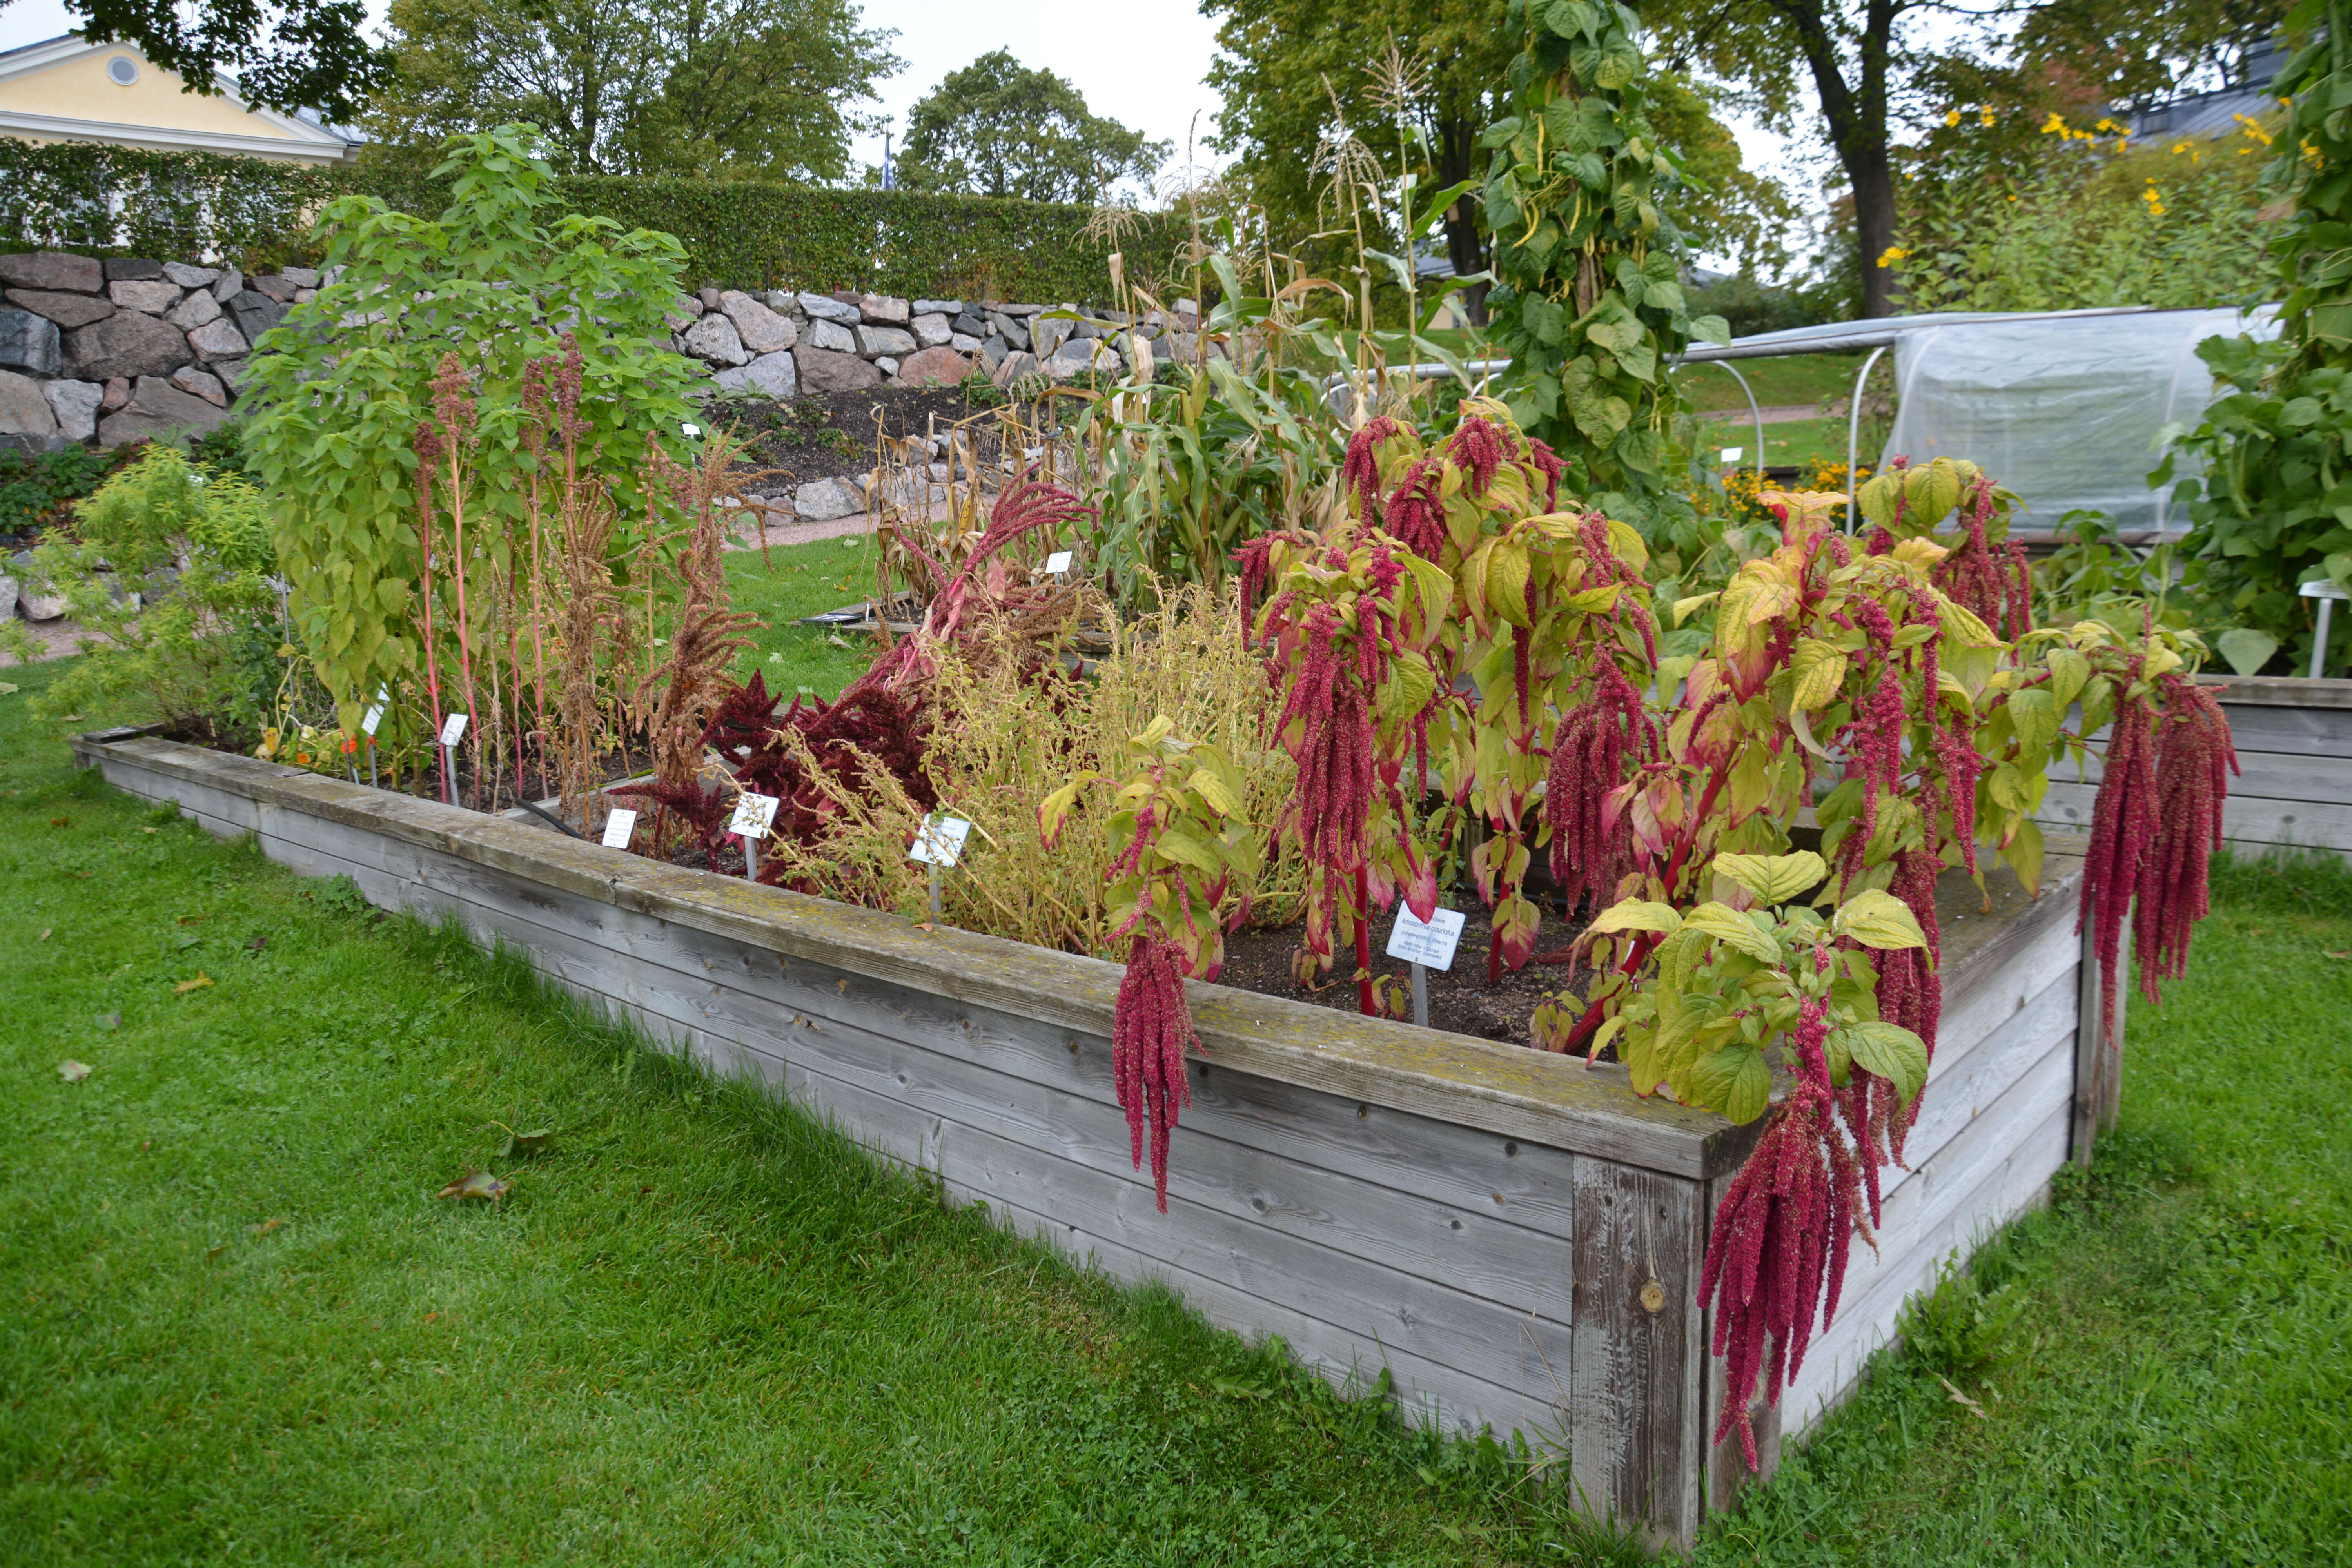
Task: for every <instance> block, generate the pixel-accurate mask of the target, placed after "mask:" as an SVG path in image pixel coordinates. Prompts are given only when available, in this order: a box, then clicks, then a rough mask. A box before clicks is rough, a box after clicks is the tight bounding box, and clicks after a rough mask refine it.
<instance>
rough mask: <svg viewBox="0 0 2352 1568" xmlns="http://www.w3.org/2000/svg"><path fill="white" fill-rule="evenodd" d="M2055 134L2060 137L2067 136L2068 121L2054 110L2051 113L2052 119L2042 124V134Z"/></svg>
mask: <svg viewBox="0 0 2352 1568" xmlns="http://www.w3.org/2000/svg"><path fill="white" fill-rule="evenodd" d="M2053 133H2054V134H2056V135H2060V136H2063V135H2066V134H2067V131H2066V121H2065V120H2064V118H2063V117H2062V116H2061V115H2060V114H2059V112H2058V111H2057V110H2054V109H2053V110H2051V111H2050V118H2049V119H2047V120H2045V121H2042V134H2043V135H2044V136H2048V135H2052V134H2053Z"/></svg>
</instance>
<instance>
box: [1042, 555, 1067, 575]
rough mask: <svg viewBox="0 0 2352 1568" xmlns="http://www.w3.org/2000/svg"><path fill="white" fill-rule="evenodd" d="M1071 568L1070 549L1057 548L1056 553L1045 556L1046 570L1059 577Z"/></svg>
mask: <svg viewBox="0 0 2352 1568" xmlns="http://www.w3.org/2000/svg"><path fill="white" fill-rule="evenodd" d="M1069 569H1070V552H1068V551H1066V550H1056V551H1055V552H1054V553H1052V554H1051V555H1048V556H1047V557H1045V570H1046V571H1047V572H1048V573H1049V574H1052V575H1054V576H1056V577H1058V576H1060V575H1061V574H1063V573H1065V572H1067V571H1068V570H1069Z"/></svg>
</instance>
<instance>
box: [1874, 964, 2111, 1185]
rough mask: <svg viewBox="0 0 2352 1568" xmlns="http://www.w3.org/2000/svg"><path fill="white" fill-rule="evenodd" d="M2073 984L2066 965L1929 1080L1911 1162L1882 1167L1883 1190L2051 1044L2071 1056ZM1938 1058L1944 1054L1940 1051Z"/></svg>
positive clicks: (1910, 1147) (1912, 1177) (1996, 1098)
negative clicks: (1900, 1166) (1902, 1167)
mask: <svg viewBox="0 0 2352 1568" xmlns="http://www.w3.org/2000/svg"><path fill="white" fill-rule="evenodd" d="M2069 940H2070V942H2071V940H2072V939H2069ZM2076 989H2077V971H2076V970H2075V969H2074V968H2073V967H2069V968H2067V969H2066V970H2064V971H2063V972H2061V973H2059V975H2058V976H2057V978H2055V979H2053V981H2051V982H2050V984H2047V985H2045V986H2043V987H2042V994H2040V995H2038V996H2036V997H2035V998H2034V999H2033V1000H2032V1002H2030V1003H2028V1004H2027V1005H2026V1006H2025V1007H2024V1008H2023V1010H2021V1011H2020V1012H2018V1013H2016V1014H2013V1015H2012V1016H2011V1017H2010V1019H2009V1021H2008V1022H2006V1023H2004V1024H2003V1025H2001V1026H2000V1028H1998V1029H1996V1030H1994V1031H1993V1032H1992V1034H1991V1035H1990V1036H1988V1037H1986V1038H1984V1039H1982V1040H1979V1042H1977V1045H1976V1047H1975V1048H1974V1049H1973V1050H1970V1051H1968V1052H1966V1053H1964V1054H1963V1055H1962V1056H1961V1057H1960V1058H1958V1059H1957V1060H1956V1061H1954V1063H1953V1064H1952V1068H1951V1070H1950V1071H1948V1072H1947V1073H1945V1074H1944V1075H1943V1076H1942V1077H1940V1078H1938V1079H1935V1080H1934V1081H1932V1082H1930V1083H1929V1084H1928V1085H1927V1091H1926V1092H1925V1093H1924V1094H1922V1095H1921V1096H1920V1097H1919V1110H1918V1114H1917V1117H1916V1120H1915V1121H1913V1122H1912V1124H1911V1134H1910V1136H1909V1137H1908V1138H1906V1140H1905V1141H1904V1145H1903V1157H1904V1159H1905V1160H1906V1162H1908V1163H1909V1164H1910V1165H1911V1167H1912V1168H1911V1169H1910V1170H1909V1171H1907V1172H1906V1171H1902V1170H1891V1171H1885V1172H1883V1173H1881V1180H1882V1181H1883V1182H1885V1188H1884V1189H1883V1190H1884V1192H1885V1193H1886V1194H1892V1193H1894V1192H1895V1191H1896V1190H1897V1189H1898V1188H1899V1187H1900V1186H1901V1185H1902V1184H1906V1183H1909V1182H1913V1181H1916V1180H1918V1179H1919V1176H1920V1173H1922V1172H1924V1171H1925V1170H1927V1168H1928V1166H1929V1165H1931V1164H1932V1163H1934V1161H1935V1158H1936V1156H1937V1153H1938V1152H1941V1151H1942V1150H1943V1148H1944V1146H1945V1145H1946V1144H1948V1143H1949V1142H1951V1141H1952V1140H1953V1139H1954V1138H1956V1137H1958V1135H1959V1133H1960V1131H1961V1130H1962V1129H1963V1128H1966V1127H1968V1126H1969V1125H1970V1124H1971V1123H1973V1122H1975V1121H1978V1120H1979V1119H1980V1118H1981V1117H1982V1116H1984V1115H1985V1114H1986V1113H1988V1112H1990V1110H1992V1109H1993V1108H1994V1107H1995V1106H1997V1105H1999V1104H2000V1101H2001V1098H2002V1097H2003V1096H2004V1095H2006V1094H2007V1093H2008V1092H2009V1090H2010V1089H2011V1086H2012V1085H2014V1084H2015V1083H2016V1082H2017V1081H2018V1080H2019V1079H2021V1078H2023V1077H2024V1076H2025V1075H2026V1074H2027V1073H2028V1072H2030V1071H2032V1069H2033V1068H2034V1067H2036V1066H2037V1065H2039V1064H2040V1063H2041V1062H2042V1058H2045V1057H2047V1056H2049V1054H2050V1053H2051V1052H2052V1051H2053V1050H2054V1049H2057V1048H2059V1047H2064V1048H2065V1049H2066V1050H2067V1051H2068V1052H2069V1054H2070V1056H2071V1053H2072V1051H2073V1048H2074V1023H2075V1018H2076V1016H2077V1015H2076V1011H2075V1009H2076V1005H2077V998H2076ZM1936 1059H1937V1061H1938V1062H1940V1061H1942V1060H1943V1056H1942V1054H1941V1053H1940V1052H1939V1053H1937V1058H1936Z"/></svg>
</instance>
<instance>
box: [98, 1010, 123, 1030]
mask: <svg viewBox="0 0 2352 1568" xmlns="http://www.w3.org/2000/svg"><path fill="white" fill-rule="evenodd" d="M98 1026H99V1027H100V1028H101V1029H119V1028H121V1027H122V1015H121V1014H120V1013H100V1015H99V1016H98Z"/></svg>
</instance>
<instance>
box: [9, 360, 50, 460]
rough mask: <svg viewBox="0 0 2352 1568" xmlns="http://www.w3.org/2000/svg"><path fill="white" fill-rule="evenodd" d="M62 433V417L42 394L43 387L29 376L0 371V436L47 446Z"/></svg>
mask: <svg viewBox="0 0 2352 1568" xmlns="http://www.w3.org/2000/svg"><path fill="white" fill-rule="evenodd" d="M57 434H58V416H57V414H56V413H55V412H54V411H53V410H52V409H51V408H50V407H49V400H48V399H47V397H45V396H43V395H41V384H40V383H39V382H37V381H35V380H34V379H33V378H32V377H31V376H29V375H18V374H16V372H15V371H13V370H0V436H25V437H31V438H32V439H33V440H34V441H35V442H37V443H44V444H46V443H47V440H48V439H49V437H53V436H55V435H57Z"/></svg>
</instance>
